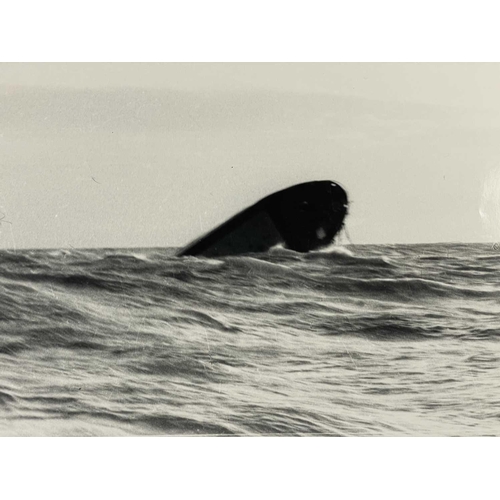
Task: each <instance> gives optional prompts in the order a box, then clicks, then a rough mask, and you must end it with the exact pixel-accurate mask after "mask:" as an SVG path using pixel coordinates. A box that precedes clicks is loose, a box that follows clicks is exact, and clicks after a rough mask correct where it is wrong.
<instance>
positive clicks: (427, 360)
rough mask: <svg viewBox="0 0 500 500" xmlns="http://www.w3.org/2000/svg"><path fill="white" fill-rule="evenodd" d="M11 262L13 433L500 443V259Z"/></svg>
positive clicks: (155, 251) (34, 255)
mask: <svg viewBox="0 0 500 500" xmlns="http://www.w3.org/2000/svg"><path fill="white" fill-rule="evenodd" d="M175 253H176V249H175V248H149V249H148V248H141V249H73V248H70V249H56V250H3V251H0V435H1V436H145V435H148V436H498V435H499V434H500V279H499V274H500V248H499V247H498V246H497V245H491V244H490V245H488V244H467V245H466V244H433V245H350V244H349V245H333V246H331V247H329V248H327V249H325V250H322V251H316V252H311V253H308V254H300V253H295V252H293V251H289V250H286V249H284V248H280V247H277V248H274V249H272V250H271V251H270V252H268V253H265V254H253V255H246V256H236V257H224V258H199V257H177V256H176V255H175Z"/></svg>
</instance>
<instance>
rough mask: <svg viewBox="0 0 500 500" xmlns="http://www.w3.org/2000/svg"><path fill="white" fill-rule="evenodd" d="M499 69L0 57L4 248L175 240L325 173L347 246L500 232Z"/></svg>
mask: <svg viewBox="0 0 500 500" xmlns="http://www.w3.org/2000/svg"><path fill="white" fill-rule="evenodd" d="M499 138H500V65H499V64H497V63H484V64H483V63H470V64H465V63H447V64H443V63H425V64H424V63H279V64H278V63H136V64H131V63H18V64H15V63H3V64H0V219H2V220H1V221H0V248H7V249H9V248H16V249H17V248H70V247H75V248H89V247H108V248H109V247H151V246H158V247H167V246H182V245H184V244H186V243H188V242H189V241H190V240H192V239H193V238H196V237H197V236H199V235H200V234H202V233H205V232H207V231H208V230H210V229H211V228H213V227H214V226H216V225H218V224H219V223H221V222H223V221H224V220H225V219H226V218H228V217H230V216H231V215H233V214H235V213H236V212H238V211H239V210H241V209H243V208H245V207H246V206H248V205H250V204H252V203H254V202H256V201H258V200H259V199H260V198H261V197H263V196H265V195H267V194H270V193H271V192H273V191H276V190H278V189H282V188H285V187H287V186H290V185H292V184H294V183H298V182H305V181H309V180H316V179H329V180H332V181H335V182H338V183H340V184H341V185H342V186H343V187H344V188H345V189H346V191H347V193H348V196H349V199H350V212H349V215H348V218H347V220H346V226H347V229H348V233H349V239H350V240H351V241H352V242H353V243H357V244H363V243H434V242H497V241H500V156H499V153H500V141H499V140H498V139H499Z"/></svg>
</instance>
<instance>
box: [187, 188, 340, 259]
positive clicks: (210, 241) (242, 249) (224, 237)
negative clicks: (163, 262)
mask: <svg viewBox="0 0 500 500" xmlns="http://www.w3.org/2000/svg"><path fill="white" fill-rule="evenodd" d="M347 206H348V201H347V193H346V192H345V190H344V189H343V188H342V187H341V186H339V185H338V184H337V183H335V182H332V181H312V182H306V183H303V184H297V185H295V186H291V187H289V188H287V189H284V190H282V191H278V192H276V193H274V194H271V195H269V196H266V197H265V198H263V199H262V200H260V201H259V202H257V203H256V204H255V205H252V206H251V207H248V208H246V209H245V210H243V211H241V212H240V213H238V214H237V215H235V216H234V217H232V218H230V219H229V220H227V221H226V222H224V223H223V224H221V225H220V226H218V227H216V228H215V229H213V230H212V231H210V232H209V233H208V234H206V235H204V236H202V237H200V238H198V239H196V240H195V241H193V242H191V243H189V244H188V245H187V246H186V247H184V248H183V249H181V250H180V251H179V252H178V254H177V255H179V256H183V255H201V256H205V257H220V256H225V255H240V254H247V253H255V252H266V251H267V250H269V249H270V248H272V247H273V246H275V245H277V244H282V245H283V246H284V247H286V248H288V249H290V250H295V251H297V252H309V251H311V250H316V249H318V248H321V247H325V246H328V245H330V244H331V243H332V242H333V241H334V238H335V236H336V235H337V233H338V232H339V231H340V229H341V228H342V226H343V223H344V219H345V216H346V214H347Z"/></svg>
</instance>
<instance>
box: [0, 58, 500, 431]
mask: <svg viewBox="0 0 500 500" xmlns="http://www.w3.org/2000/svg"><path fill="white" fill-rule="evenodd" d="M499 90H500V65H499V64H498V63H397V62H393V63H391V62H388V63H375V62H367V63H362V62H360V63H334V62H331V63H328V62H321V63H315V62H302V63H301V62H289V63H286V62H283V63H278V62H276V63H273V62H268V63H266V62H262V63H258V62H241V63H237V62H220V63H216V62H213V63H210V62H199V63H196V62H191V63H187V62H186V63H181V62H171V63H168V62H165V63H146V62H144V63H124V62H115V63H85V62H80V63H63V62H61V63H56V62H54V63H27V62H26V63H2V64H0V110H1V112H0V180H1V183H0V248H1V250H0V263H1V267H0V304H1V308H0V364H1V370H0V435H2V436H28V437H35V436H54V437H60V436H75V437H84V436H105V437H108V436H306V437H307V436H329V437H335V436H347V437H353V436H363V437H369V436H378V437H390V436H391V437H392V436H406V437H410V436H411V437H419V436H434V437H439V436H498V435H499V434H500V420H499V405H500V399H499V398H500V365H499V360H500V351H499V343H498V342H499V334H500V287H499V281H498V273H499V271H500V163H499V158H500V141H499V137H500V113H499V112H500V92H499Z"/></svg>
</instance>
